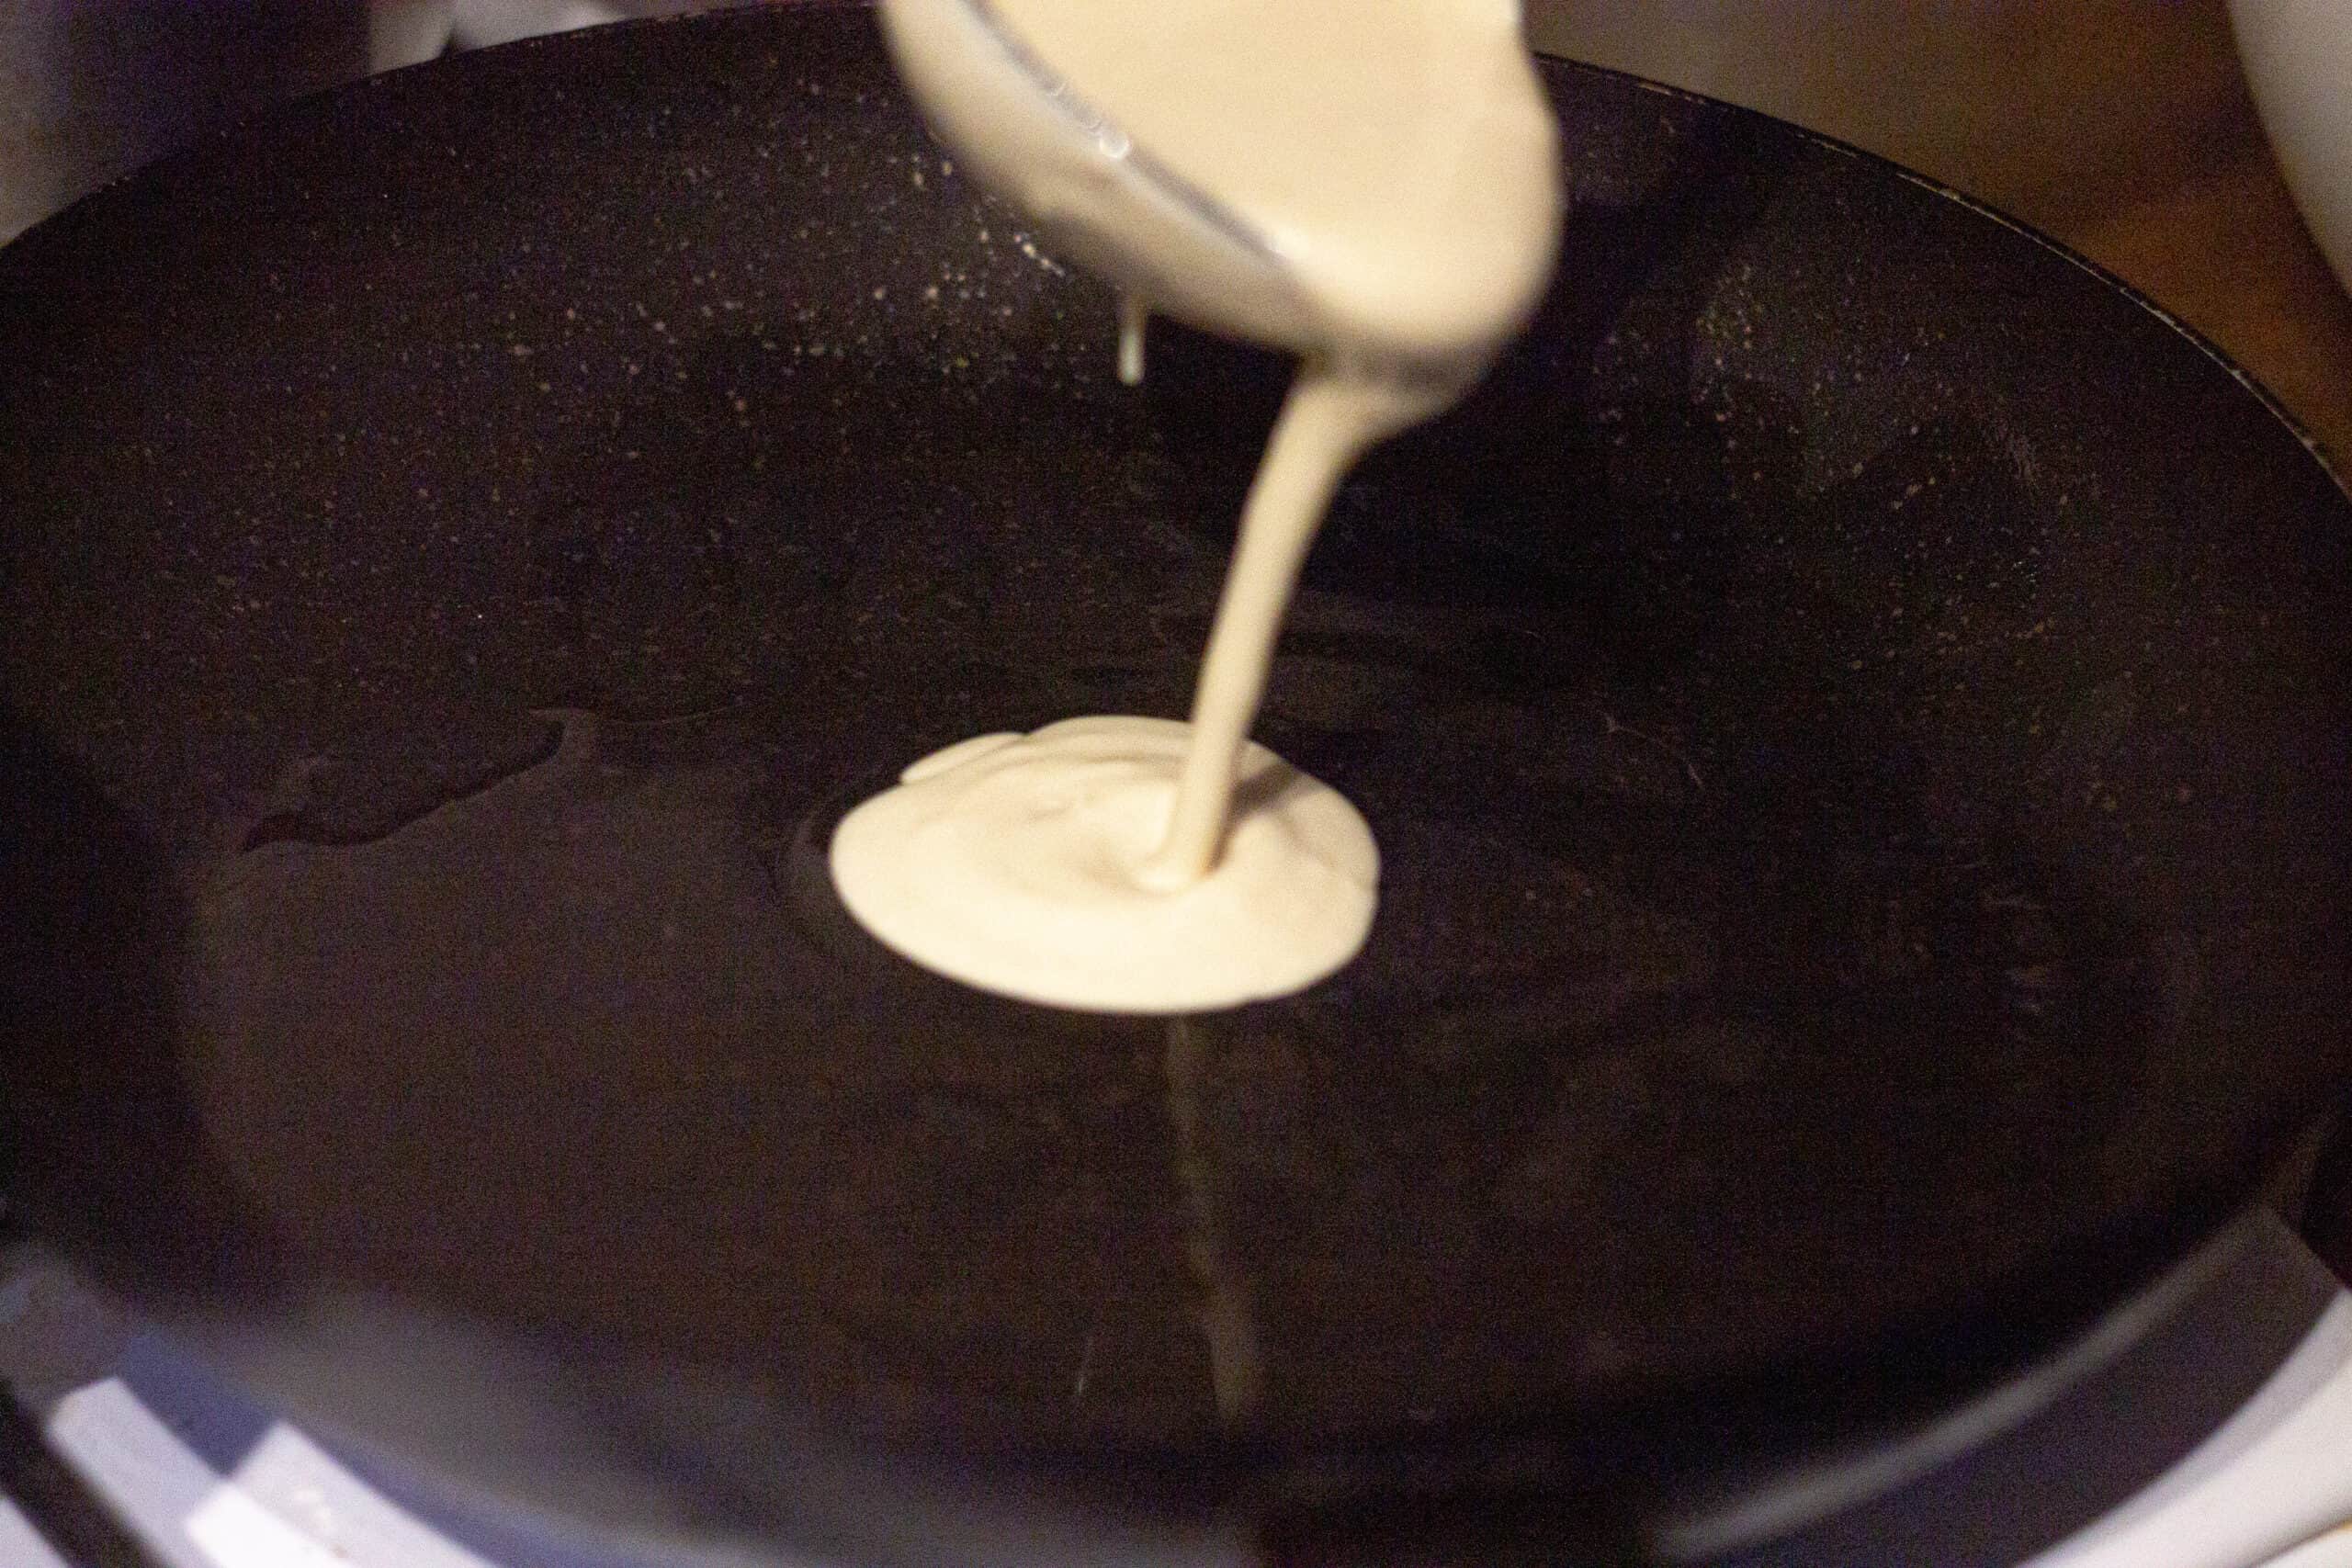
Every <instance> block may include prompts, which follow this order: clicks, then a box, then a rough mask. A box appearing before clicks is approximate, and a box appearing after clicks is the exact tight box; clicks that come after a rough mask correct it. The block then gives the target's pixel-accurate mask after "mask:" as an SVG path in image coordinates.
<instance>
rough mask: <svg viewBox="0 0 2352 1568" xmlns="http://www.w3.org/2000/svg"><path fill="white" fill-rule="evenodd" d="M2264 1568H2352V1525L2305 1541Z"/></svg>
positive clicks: (2264, 1565) (2266, 1564)
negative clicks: (2316, 1538)
mask: <svg viewBox="0 0 2352 1568" xmlns="http://www.w3.org/2000/svg"><path fill="white" fill-rule="evenodd" d="M2262 1568H2352V1525H2346V1526H2345V1527H2344V1528H2343V1529H2333V1530H2330V1531H2328V1532H2327V1533H2326V1534H2325V1535H2324V1536H2321V1537H2320V1538H2319V1539H2318V1540H2308V1541H2305V1542H2304V1543H2303V1544H2302V1545H2301V1546H2299V1547H2297V1548H2295V1550H2294V1551H2290V1552H2289V1553H2287V1555H2286V1556H2284V1557H2275V1558H2273V1559H2271V1560H2270V1561H2269V1562H2266V1563H2264V1564H2263V1565H2262Z"/></svg>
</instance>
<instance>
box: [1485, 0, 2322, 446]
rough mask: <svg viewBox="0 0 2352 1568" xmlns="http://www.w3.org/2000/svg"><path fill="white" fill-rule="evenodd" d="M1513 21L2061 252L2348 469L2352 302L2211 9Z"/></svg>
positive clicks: (1744, 4)
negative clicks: (1809, 140)
mask: <svg viewBox="0 0 2352 1568" xmlns="http://www.w3.org/2000/svg"><path fill="white" fill-rule="evenodd" d="M1528 22H1529V29H1530V32H1531V34H1532V38H1533V39H1534V41H1535V43H1536V45H1537V47H1539V48H1543V49H1547V50H1550V51H1555V52H1558V53H1562V54H1566V55H1568V56H1570V57H1571V58H1574V59H1582V60H1591V61H1595V62H1599V63H1601V64H1605V65H1613V66H1616V67H1618V68H1620V69H1623V70H1629V71H1634V72H1636V73H1640V74H1643V75H1646V76H1651V77H1654V78H1657V79H1658V80H1661V81H1668V82H1672V83H1675V84H1676V85H1680V86H1686V87H1690V88H1692V89H1693V90H1695V91H1698V92H1702V93H1708V94H1712V95H1713V96H1717V97H1722V98H1727V99H1730V100H1731V101H1732V102H1734V103H1741V104H1746V105H1747V106H1748V107H1752V108H1758V109H1762V110H1764V111H1765V112H1766V113H1769V114H1775V115H1779V116H1781V118H1787V119H1792V120H1795V121H1797V122H1798V123H1800V124H1804V125H1808V126H1811V127H1814V128H1815V129H1816V130H1823V131H1826V132H1827V133H1828V134H1830V135H1833V136H1838V137H1842V138H1844V139H1845V140H1847V141H1852V142H1855V143H1857V144H1858V145H1860V146H1863V147H1867V148H1869V149H1870V150H1871V151H1872V152H1879V153H1883V155H1885V156H1887V157H1890V158H1893V159H1894V160H1895V161H1896V162H1898V163H1901V164H1906V165H1908V166H1910V167H1912V168H1915V169H1917V170H1919V171H1920V172H1921V173H1923V174H1927V175H1933V176H1934V177H1936V178H1938V179H1940V180H1942V181H1944V182H1945V183H1947V184H1949V185H1951V186H1957V187H1959V188H1960V189H1962V190H1965V191H1967V192H1969V193H1970V194H1972V195H1973V196H1976V197H1981V198H1982V199H1984V200H1985V201H1987V202H1989V203H1991V204H1992V205H1993V206H1995V207H1997V208H1999V209H2003V210H2004V211H2007V212H2009V213H2012V214H2014V215H2015V216H2017V217H2018V218H2020V219H2022V220H2025V221H2026V222H2028V223H2030V224H2032V225H2034V226H2035V227H2037V228H2039V229H2041V230H2042V231H2045V232H2047V233H2049V234H2051V235H2052V236H2054V237H2055V238H2057V239H2059V240H2061V241H2063V242H2064V243H2067V244H2069V245H2072V246H2074V247H2075V249H2076V250H2079V251H2081V252H2082V253H2083V254H2086V255H2087V256H2089V257H2090V258H2091V259H2093V260H2094V261H2097V262H2098V263H2099V264H2100V265H2103V266H2106V267H2107V268H2108V269H2109V270H2110V271H2112V272H2114V273H2116V274H2117V275H2119V276H2121V277H2122V278H2123V279H2124V280H2125V281H2127V282H2129V283H2131V285H2132V286H2133V287H2135V288H2138V289H2140V290H2141V291H2142V292H2143V293H2144V294H2146V295H2148V296H2149V297H2150V298H2151V299H2154V300H2155V301H2156V302H2157V303H2158V304H2160V305H2162V306H2164V307H2165V309H2166V310H2170V311H2171V312H2172V313H2173V314H2174V315H2176V316H2177V317H2178V318H2179V319H2180V320H2182V321H2186V322H2188V324H2190V325H2191V326H2193V327H2195V328H2196V329H2197V330H2199V332H2201V333H2204V334H2205V335H2206V336H2208V337H2210V338H2211V339H2212V340H2213V341H2214V342H2215V343H2217V344H2220V345H2221V346H2222V349H2223V350H2224V351H2226V352H2227V353H2228V354H2230V355H2232V356H2233V358H2235V359H2236V360H2237V361H2238V362H2239V363H2240V364H2241V365H2243V366H2245V368H2246V369H2248V370H2249V371H2251V372H2252V373H2253V374H2254V376H2255V377H2256V378H2257V379H2258V380H2260V381H2262V382H2263V383H2264V384H2265V385H2266V386H2267V387H2268V388H2269V389H2271V391H2272V392H2273V393H2274V394H2276V395H2277V397H2278V400H2279V401H2280V402H2282V403H2283V404H2285V405H2286V407H2287V408H2288V409H2289V411H2290V412H2292V413H2293V414H2294V415H2295V417H2296V418H2297V419H2299V420H2301V422H2302V423H2303V424H2304V425H2305V427H2306V428H2308V429H2309V430H2310V431H2311V432H2312V434H2314V435H2315V436H2316V437H2317V438H2318V439H2319V440H2320V442H2321V443H2322V445H2323V446H2324V447H2326V448H2327V449H2328V450H2329V452H2330V453H2332V454H2333V455H2334V456H2335V459H2336V461H2337V466H2338V469H2339V472H2345V473H2347V474H2352V297H2347V296H2346V294H2345V292H2344V291H2343V289H2342V288H2340V287H2339V286H2338V285H2337V283H2336V280H2335V276H2333V275H2332V274H2331V273H2330V272H2329V271H2328V268H2327V264H2326V262H2325V261H2324V259H2323V258H2322V256H2321V255H2320V254H2319V251H2318V249H2317V247H2316V246H2314V245H2313V244H2312V241H2311V238H2310V236H2309V235H2308V234H2307V233H2306V232H2305V231H2304V230H2303V227H2302V224H2301V220H2300V219H2299V218H2298V217H2297V215H2296V212H2295V208H2294V204H2293V201H2292V199H2291V198H2290V196H2289V194H2288V191H2287V187H2286V186H2285V184H2284V182H2283V181H2282V180H2281V179H2280V177H2279V175H2278V167H2277V165H2276V164H2275V163H2274V162H2273V161H2272V159H2271V156H2270V152H2269V148H2268V145H2267V142H2266V141H2264V140H2263V135H2262V130H2261V127H2260V125H2259V123H2258V122H2257V121H2256V118H2255V111H2254V104H2253V100H2252V99H2251V97H2250V96H2248V94H2247V91H2246V87H2245V80H2244V78H2243V76H2242V75H2241V74H2240V73H2239V71H2238V66H2237V60H2236V54H2235V51H2234V49H2233V44H2232V41H2231V38H2230V30H2229V20H2228V17H2227V15H2226V13H2225V11H2224V10H2223V0H2165V3H2163V4H2154V3H2152V0H1971V3H1970V4H1968V5H1965V6H1953V5H1951V4H1949V3H1948V0H1839V3H1838V5H1836V6H1822V5H1816V4H1814V3H1813V0H1643V3H1642V4H1639V5H1625V4H1621V3H1619V0H1529V3H1528ZM2347 90H2352V89H2347Z"/></svg>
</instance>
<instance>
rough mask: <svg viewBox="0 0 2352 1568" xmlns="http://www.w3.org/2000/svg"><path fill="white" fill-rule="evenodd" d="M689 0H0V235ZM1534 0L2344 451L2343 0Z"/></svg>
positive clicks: (2350, 417) (2347, 203)
mask: <svg viewBox="0 0 2352 1568" xmlns="http://www.w3.org/2000/svg"><path fill="white" fill-rule="evenodd" d="M708 3H709V0H97V3H92V0H0V239H5V238H6V237H8V236H11V235H13V234H15V233H16V232H17V231H20V230H21V229H23V228H24V227H25V226H27V225H28V224H29V223H32V222H35V221H37V220H40V218H41V217H43V216H45V215H46V214H48V213H49V212H51V211H53V210H55V209H58V208H59V207H62V206H63V205H64V204H65V203H67V202H69V201H71V200H72V199H73V198H74V197H76V196H78V195H80V194H81V193H82V192H84V191H85V190H87V189H89V188H91V187H93V186H96V185H98V184H100V183H103V182H104V181H105V180H107V179H109V178H112V177H113V176H115V175H119V174H120V173H122V172H124V171H126V170H128V169H130V168H132V167H135V166H137V165H138V164H140V163H142V162H144V161H146V160H147V159H149V158H151V157H153V156H155V155H157V154H158V153H160V152H164V151H166V150H168V149H169V148H171V147H172V146H174V145H176V144H178V143H180V142H183V141H187V140H189V139H191V138H192V137H194V136H196V135H198V134H200V133H201V132H202V131H203V130H205V129H206V128H207V127H209V126H210V125H213V124H216V123H219V122H220V121H222V120H224V119H230V118H240V117H243V116H244V115H247V114H250V113H252V112H254V110H255V109H256V108H258V107H261V106H264V105H266V104H267V103H268V102H270V101H271V100H273V99H275V98H278V97H282V96H292V95H295V94H298V93H301V92H305V91H309V90H311V89H313V88H315V87H318V86H321V85H326V84H329V83H332V82H335V81H339V80H343V79H345V78H348V77H352V76H356V75H361V74H365V73H368V72H369V71H373V70H383V69H389V68H390V67H393V66H397V65H402V64H408V63H411V62H415V61H418V60H423V59H427V58H430V57H432V56H434V55H435V54H438V53H440V52H441V51H443V50H445V49H449V48H474V47H481V46H484V45H488V44H493V43H499V42H503V41H506V40H508V39H514V38H518V37H522V36H525V35H526V34H530V33H535V32H544V31H551V30H556V29H559V28H567V27H576V26H582V25H586V24H590V23H594V22H599V21H607V20H614V19H618V18H620V17H628V16H645V15H654V14H662V13H670V12H677V11H684V10H694V9H700V8H705V7H706V6H707V5H708ZM736 3H741V0H736ZM1525 3H1526V6H1527V14H1528V26H1529V29H1530V32H1531V35H1532V39H1533V40H1534V42H1535V43H1536V45H1537V47H1538V48H1541V49H1544V50H1547V51H1553V52H1556V53H1560V54H1565V55H1567V56H1570V57H1572V58H1576V59H1581V60H1590V61H1594V62H1599V63H1601V64H1605V65H1611V66H1615V67H1618V68H1620V69H1623V70H1628V71H1633V72H1635V73H1639V74H1642V75H1645V76H1650V77H1653V78H1656V79H1657V80H1660V81H1664V82H1668V83H1672V84H1674V85H1679V86H1685V87H1689V88H1691V89H1694V90H1696V91H1699V92H1702V93H1707V94H1710V95H1712V96H1717V97H1723V98H1727V99H1729V100H1731V101H1733V102H1735V103H1739V104H1744V105H1747V106H1748V107H1753V108H1758V109H1762V110H1765V111H1766V112H1768V113H1771V114H1774V115H1778V116H1781V117H1782V118H1787V119H1792V120H1794V121H1796V122H1798V123H1800V124H1803V125H1806V126H1810V127H1812V128H1814V129H1815V130H1822V131H1824V132H1826V133H1827V134H1830V135H1833V136H1837V137H1841V138H1843V139H1845V140H1848V141H1853V142H1855V143H1857V144H1859V145H1860V146H1862V147H1864V148H1867V149H1869V150H1870V151H1871V152H1879V153H1882V154H1883V155H1885V156H1887V157H1890V158H1893V159H1894V160H1895V161H1897V162H1898V163H1902V164H1907V165H1909V166H1911V167H1913V168H1916V169H1917V170H1919V171H1921V172H1922V173H1925V174H1928V175H1932V176H1934V177H1935V178H1937V179H1939V180H1942V181H1944V182H1946V183H1948V184H1950V185H1952V186H1958V187H1959V188H1961V189H1962V190H1964V191H1967V192H1969V193H1970V194H1972V195H1973V196H1976V197H1981V198H1982V199H1984V200H1985V201H1987V202H1989V203H1991V204H1992V205H1993V206H1995V207H1996V208H1999V209H2003V210H2005V211H2007V212H2009V213H2011V214H2013V215H2015V216H2016V217H2018V218H2020V219H2022V220H2025V221H2027V222H2029V223H2031V224H2033V225H2035V226H2037V227H2039V228H2041V229H2043V230H2045V231H2048V232H2050V233H2051V234H2052V235H2055V236H2056V237H2057V238H2059V239H2060V240H2063V241H2064V242H2065V243H2068V244H2070V245H2073V246H2074V247H2075V248H2076V249H2078V250H2080V251H2082V252H2083V253H2084V254H2086V255H2088V256H2090V257H2091V258H2092V259H2093V260H2095V261H2097V262H2098V263H2099V264H2101V265H2104V266H2106V267H2108V268H2109V269H2110V270H2112V271H2114V272H2116V273H2117V274H2119V275H2120V276H2122V277H2124V278H2125V279H2126V280H2128V281H2129V282H2131V283H2132V284H2133V285H2135V286H2136V287H2138V288H2140V289H2142V290H2143V291H2144V292H2145V293H2147V294H2148V295H2150V296H2151V297H2152V298H2154V299H2155V300H2157V301H2158V302H2159V303H2160V304H2162V305H2163V306H2165V308H2166V309H2167V310H2171V311H2172V312H2173V313H2175V314H2176V315H2177V316H2178V317H2180V318H2181V319H2182V320H2184V321H2188V323H2190V324H2191V325H2193V326H2195V327H2196V328H2198V329H2199V331H2201V332H2203V333H2206V334H2207V335H2208V336H2210V337H2211V338H2213V339H2214V340H2215V341H2216V342H2218V343H2219V344H2221V345H2222V347H2223V348H2225V349H2226V350H2227V351H2228V352H2229V353H2230V354H2232V355H2233V356H2235V357H2236V358H2237V359H2238V360H2239V361H2240V362H2241V363H2242V364H2243V365H2245V367H2247V368H2248V369H2249V370H2250V371H2252V372H2253V374H2254V375H2255V376H2256V378H2258V379H2260V380H2262V381H2263V382H2265V383H2266V384H2267V385H2268V386H2269V387H2270V389H2272V390H2273V391H2274V392H2275V393H2276V394H2277V395H2278V398H2279V399H2280V400H2281V401H2283V402H2284V403H2285V404H2286V405H2287V406H2288V407H2289V409H2290V411H2292V412H2294V413H2295V414H2296V415H2297V416H2298V417H2299V418H2300V419H2301V420H2302V421H2303V423H2305V424H2306V426H2307V427H2309V428H2310V429H2311V430H2312V432H2313V433H2314V434H2316V435H2317V436H2318V437H2319V438H2320V440H2321V441H2322V443H2323V444H2324V446H2326V447H2327V448H2329V450H2330V451H2331V452H2333V453H2335V454H2336V455H2337V456H2338V457H2339V459H2342V460H2352V298H2347V297H2346V294H2345V292H2344V289H2343V288H2342V287H2341V285H2340V283H2339V280H2338V279H2337V278H2336V277H2335V276H2333V275H2331V272H2330V270H2329V265H2328V262H2327V260H2326V258H2325V257H2324V255H2323V254H2322V251H2321V249H2320V247H2319V245H2318V244H2317V243H2314V241H2313V239H2312V233H2311V231H2310V229H2308V228H2307V227H2306V217H2308V220H2309V221H2310V224H2311V226H2312V227H2315V228H2317V229H2318V230H2319V231H2320V232H2321V233H2322V234H2324V235H2326V236H2328V237H2329V238H2330V240H2331V243H2333V245H2334V248H2335V251H2336V253H2337V259H2338V264H2339V265H2340V266H2341V267H2342V268H2343V269H2344V270H2345V271H2346V273H2347V274H2352V256H2347V255H2346V252H2347V251H2352V216H2347V214H2352V0H2235V3H2234V4H2230V3H2229V0H1837V3H1835V4H1832V3H1830V0H1525ZM2233 13H2234V20H2235V24H2236V26H2235V29H2234V31H2233ZM2242 60H2250V61H2252V62H2254V63H2255V65H2256V71H2255V75H2256V87H2257V88H2258V89H2259V92H2258V93H2257V91H2256V90H2255V89H2251V88H2250V87H2249V85H2248V78H2247V73H2246V71H2245V69H2244V67H2243V65H2242ZM2257 98H2258V100H2259V102H2258V103H2257ZM2266 117H2267V119H2268V121H2269V124H2270V129H2271V130H2272V131H2273V132H2274V133H2275V138H2274V139H2275V142H2276V149H2274V145H2273V141H2267V140H2266V137H2265V126H2264V119H2265V118H2266ZM2280 151H2283V152H2285V154H2286V159H2287V167H2288V171H2289V174H2290V175H2291V176H2292V188H2290V179H2289V178H2288V177H2285V176H2282V173H2281V167H2280V163H2279V159H2278V152H2280ZM2298 196H2300V197H2301V201H2302V212H2301V214H2299V209H2298V207H2297V197H2298Z"/></svg>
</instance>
